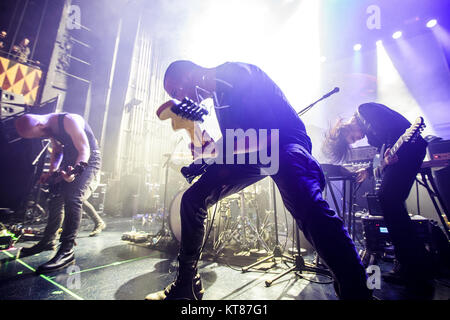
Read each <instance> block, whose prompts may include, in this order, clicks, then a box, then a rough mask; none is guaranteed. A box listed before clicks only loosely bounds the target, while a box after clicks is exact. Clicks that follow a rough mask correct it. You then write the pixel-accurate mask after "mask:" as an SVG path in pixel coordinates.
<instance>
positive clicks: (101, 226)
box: [89, 222, 106, 237]
mask: <svg viewBox="0 0 450 320" xmlns="http://www.w3.org/2000/svg"><path fill="white" fill-rule="evenodd" d="M105 228H106V224H105V223H104V222H100V223H99V224H98V225H96V226H95V228H94V230H92V232H91V233H90V234H89V237H94V236H96V235H98V234H99V233H100V232H102V230H103V229H105Z"/></svg>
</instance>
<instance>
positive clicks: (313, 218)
mask: <svg viewBox="0 0 450 320" xmlns="http://www.w3.org/2000/svg"><path fill="white" fill-rule="evenodd" d="M164 89H165V90H166V91H167V93H168V94H169V95H170V96H171V97H172V98H174V99H177V100H179V101H182V100H183V99H184V98H185V97H187V98H189V99H191V100H193V101H194V102H196V103H200V102H201V101H202V100H203V99H206V98H212V100H213V101H214V108H215V114H216V117H217V120H218V123H219V126H220V129H221V131H222V139H225V140H226V139H227V135H226V132H227V130H233V129H242V130H248V129H255V130H260V129H266V130H271V129H276V130H278V133H279V135H278V137H277V136H276V134H274V133H273V132H276V131H270V134H268V135H267V138H261V139H260V143H256V144H252V143H251V141H248V140H247V139H245V138H243V137H234V138H233V139H230V140H231V144H230V145H231V147H232V146H233V145H234V155H236V154H239V153H242V152H243V153H246V154H247V155H248V154H249V153H250V152H254V151H258V150H261V149H262V148H265V146H269V148H270V149H271V152H273V151H274V148H276V147H279V157H278V159H276V160H277V161H278V162H279V167H278V170H277V172H273V173H270V174H268V173H266V175H270V176H271V178H272V179H273V180H274V182H275V183H276V184H277V186H278V189H279V190H280V193H281V196H282V198H283V201H284V204H285V205H286V207H287V209H288V210H289V211H290V213H291V214H292V215H293V217H294V218H295V220H296V221H297V224H298V226H299V227H300V228H301V229H302V230H303V232H304V234H305V236H306V237H307V239H308V240H309V241H310V243H311V244H312V245H313V246H314V247H315V249H316V250H317V252H318V253H319V255H320V256H321V258H322V259H323V261H325V263H326V264H327V265H328V267H329V269H330V270H331V272H332V274H333V276H334V278H335V288H336V291H337V292H336V293H337V295H338V296H339V298H341V299H370V298H371V292H370V290H369V289H368V288H367V286H366V280H367V276H366V273H365V269H364V266H363V265H362V262H361V260H360V257H359V255H358V253H357V251H356V249H355V246H354V243H353V241H352V240H351V238H350V237H349V235H348V233H347V231H346V229H345V227H344V225H343V222H342V220H341V219H340V218H339V217H338V216H337V214H336V213H335V212H333V211H332V210H331V209H330V208H329V206H328V204H327V202H326V201H325V200H323V198H322V191H323V188H324V186H325V179H324V175H323V173H322V171H321V168H320V166H319V164H318V162H317V161H316V160H315V159H314V158H313V157H312V155H311V148H312V146H311V140H310V138H309V137H308V135H307V133H306V130H305V125H304V124H303V122H302V121H301V119H300V118H299V116H298V115H297V113H296V111H295V110H294V108H292V106H291V105H290V103H289V102H288V101H287V99H286V98H285V96H284V94H283V93H282V92H281V90H280V88H279V87H278V86H277V85H276V84H275V83H274V82H273V81H272V80H271V79H270V78H269V77H268V76H267V74H266V73H264V72H263V71H262V70H261V69H260V68H258V67H257V66H254V65H251V64H246V63H238V62H227V63H224V64H222V65H219V66H217V67H215V68H204V67H201V66H199V65H196V64H194V63H193V62H191V61H186V60H179V61H175V62H172V63H171V64H170V65H169V67H168V69H167V70H166V73H165V77H164ZM228 132H229V131H228ZM224 137H225V138H224ZM263 139H264V140H265V141H262V140H263ZM229 142H230V141H227V143H226V144H227V146H228V143H229ZM217 143H220V141H218V142H217ZM222 145H224V143H223V142H222ZM244 146H245V147H244ZM227 149H228V147H227ZM231 152H232V151H231ZM221 156H223V154H222V155H221V154H220V152H219V153H217V157H221ZM226 156H229V155H228V154H227V155H226ZM231 156H233V154H231ZM261 162H262V161H261ZM221 163H224V162H223V161H222V162H221V161H217V162H216V163H214V164H212V165H210V166H209V167H208V168H207V169H206V172H205V173H203V175H202V176H201V177H200V178H199V179H198V180H197V181H196V182H195V183H194V184H193V185H192V186H191V187H190V188H189V189H187V190H186V192H185V193H184V195H183V198H182V202H181V209H180V217H181V244H180V245H181V246H180V252H179V256H178V261H179V269H178V276H177V278H176V280H175V282H173V283H172V284H170V285H169V286H168V287H167V288H166V289H165V290H164V291H159V292H156V293H152V294H149V295H148V296H147V297H146V299H148V300H161V299H201V298H202V296H203V292H204V290H203V287H202V284H201V279H200V275H199V274H198V273H197V272H198V271H197V262H198V259H199V257H200V254H201V247H202V241H203V238H204V235H205V227H204V221H205V219H206V216H207V209H208V208H209V207H210V206H212V205H214V204H215V203H217V202H218V201H220V200H221V199H223V198H224V197H227V196H229V195H231V194H234V193H236V192H239V191H240V190H242V189H244V188H245V187H247V186H249V185H252V184H254V183H256V182H257V181H259V180H261V179H262V178H264V177H265V176H266V175H263V174H262V173H261V165H260V163H256V164H253V163H247V162H246V163H244V164H236V163H233V164H229V163H226V164H221Z"/></svg>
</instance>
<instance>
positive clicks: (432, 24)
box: [427, 19, 437, 28]
mask: <svg viewBox="0 0 450 320" xmlns="http://www.w3.org/2000/svg"><path fill="white" fill-rule="evenodd" d="M435 25H437V20H436V19H431V20H430V21H428V22H427V28H433V27H434V26H435Z"/></svg>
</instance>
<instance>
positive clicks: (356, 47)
mask: <svg viewBox="0 0 450 320" xmlns="http://www.w3.org/2000/svg"><path fill="white" fill-rule="evenodd" d="M361 48H362V45H361V44H359V43H357V44H355V45H354V46H353V50H355V51H359V50H361Z"/></svg>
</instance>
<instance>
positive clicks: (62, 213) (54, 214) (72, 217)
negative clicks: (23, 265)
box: [15, 113, 101, 273]
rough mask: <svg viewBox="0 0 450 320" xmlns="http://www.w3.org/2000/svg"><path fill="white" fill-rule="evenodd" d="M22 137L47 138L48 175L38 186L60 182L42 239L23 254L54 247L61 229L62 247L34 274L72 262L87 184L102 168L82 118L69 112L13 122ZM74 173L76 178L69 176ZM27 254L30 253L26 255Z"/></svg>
mask: <svg viewBox="0 0 450 320" xmlns="http://www.w3.org/2000/svg"><path fill="white" fill-rule="evenodd" d="M15 126H16V129H17V132H18V134H19V135H20V136H21V137H23V138H49V139H50V141H51V145H52V148H51V154H50V168H49V172H46V173H43V174H42V176H41V177H40V179H39V182H40V183H47V182H50V180H51V178H52V176H54V174H55V173H58V175H59V180H61V182H60V183H59V184H58V185H57V186H58V188H57V192H53V194H52V196H51V197H50V200H49V217H48V222H47V226H46V228H45V231H44V237H43V239H42V240H41V241H40V242H39V243H38V244H36V245H35V246H34V247H31V248H28V250H26V249H25V248H24V249H23V251H25V252H24V253H25V254H27V255H28V254H34V253H37V252H39V251H43V250H46V249H48V248H49V247H50V248H51V247H52V246H53V245H54V242H55V239H56V235H57V231H58V229H59V228H60V227H61V226H63V231H62V234H61V237H60V242H61V245H60V247H59V250H58V251H57V253H56V255H55V256H54V257H53V258H52V259H51V260H50V261H48V262H46V263H44V264H43V265H41V266H39V267H38V268H37V270H36V272H37V273H46V272H51V271H54V270H57V269H61V268H63V267H65V266H68V265H69V264H72V263H74V261H75V256H74V248H73V247H74V244H75V238H76V236H77V233H78V229H79V226H80V222H81V215H82V205H83V202H84V201H85V200H86V199H87V197H89V193H90V189H89V188H90V185H91V184H93V183H95V182H96V180H95V177H96V175H97V174H98V173H99V170H100V167H101V157H100V151H99V148H98V144H97V140H96V138H95V137H94V134H93V133H92V130H91V128H90V126H89V125H88V124H87V123H86V122H85V120H84V119H83V117H81V116H80V115H77V114H72V113H50V114H46V115H35V114H25V115H23V116H21V117H20V118H18V119H17V120H16V122H15ZM72 170H75V171H77V175H75V174H73V173H72ZM27 251H29V252H27Z"/></svg>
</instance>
